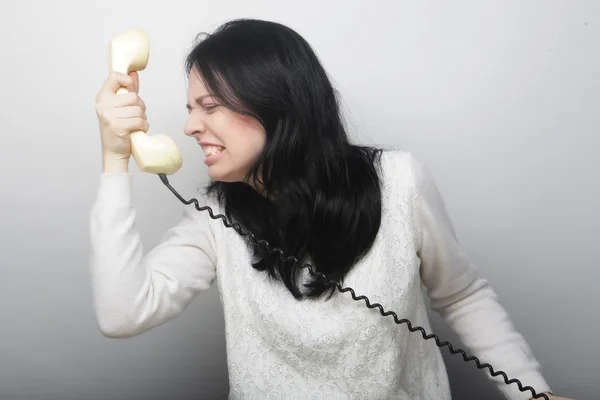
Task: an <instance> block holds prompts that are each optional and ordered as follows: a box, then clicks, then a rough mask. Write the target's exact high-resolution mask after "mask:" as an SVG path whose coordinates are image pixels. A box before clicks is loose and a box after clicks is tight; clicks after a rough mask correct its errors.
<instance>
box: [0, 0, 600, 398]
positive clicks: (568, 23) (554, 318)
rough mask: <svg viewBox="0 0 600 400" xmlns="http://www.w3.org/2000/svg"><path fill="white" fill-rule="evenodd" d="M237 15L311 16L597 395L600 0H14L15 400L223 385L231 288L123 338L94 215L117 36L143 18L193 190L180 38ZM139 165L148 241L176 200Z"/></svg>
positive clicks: (388, 138) (4, 325) (543, 339)
mask: <svg viewBox="0 0 600 400" xmlns="http://www.w3.org/2000/svg"><path fill="white" fill-rule="evenodd" d="M237 17H258V18H263V19H271V20H275V21H278V22H283V23H285V24H288V25H289V26H291V27H292V28H294V29H296V30H298V31H299V32H300V33H301V34H302V35H303V36H304V37H305V38H306V39H307V40H308V41H309V42H310V43H311V44H312V45H313V46H314V48H315V50H316V51H317V53H318V54H319V56H320V57H321V59H322V61H323V63H324V65H325V67H326V68H327V70H328V71H329V73H330V74H331V76H332V78H333V80H334V82H335V85H336V87H337V88H338V89H339V91H340V93H341V96H342V101H343V103H344V108H345V111H346V112H347V114H348V123H349V126H350V128H351V131H352V134H353V137H354V138H355V140H356V141H358V142H361V143H369V144H381V145H386V146H400V147H401V148H403V149H405V150H407V151H411V152H413V153H414V154H415V155H416V156H417V157H418V158H419V159H420V160H422V161H423V162H425V163H426V164H427V165H428V166H429V168H430V170H431V171H432V173H433V175H434V177H435V178H436V180H437V182H438V184H439V187H440V189H441V191H442V193H443V195H444V197H445V199H446V202H447V206H448V209H449V211H450V213H451V215H452V218H453V221H454V222H455V224H456V230H457V232H458V235H459V237H460V241H461V243H462V245H463V246H464V248H465V250H466V251H467V252H468V253H469V254H470V255H471V257H472V258H473V260H474V262H475V263H476V264H477V265H478V266H479V268H480V270H481V274H482V275H483V276H485V277H486V278H487V279H489V281H491V283H492V284H493V286H494V288H495V289H496V291H497V292H498V294H499V296H500V300H501V302H502V304H503V305H504V306H505V307H506V309H507V310H508V312H509V313H510V314H511V315H512V318H513V321H514V323H515V325H516V326H517V328H518V329H519V331H520V332H521V333H522V334H523V335H524V336H525V338H526V339H527V340H528V341H529V343H530V345H531V347H532V348H533V351H534V353H535V355H536V356H537V358H538V359H539V361H540V362H541V363H542V365H543V368H544V373H545V377H546V379H547V380H548V381H549V382H550V384H551V385H552V387H553V388H554V389H555V390H556V392H557V394H561V395H564V396H569V397H574V398H577V399H595V398H598V395H599V394H600V383H599V382H598V377H599V376H600V373H599V371H600V368H599V364H600V350H599V349H600V347H599V346H598V343H597V335H596V332H597V331H598V329H600V315H599V312H598V306H597V305H596V304H597V303H598V301H599V298H598V294H597V287H598V286H597V282H598V280H599V278H600V272H599V270H600V269H599V266H600V265H599V261H600V250H599V248H600V246H599V245H598V239H600V212H599V211H598V208H597V207H598V204H600V185H599V180H600V161H598V158H596V157H597V154H598V152H599V150H600V139H598V133H599V132H598V127H599V126H600V124H599V122H600V90H599V89H600V78H599V73H600V55H599V50H600V48H599V47H598V38H599V37H600V18H599V17H600V2H598V1H594V0H590V1H566V0H565V1H527V2H524V1H514V0H513V1H495V2H494V1H486V2H483V1H475V0H473V1H463V0H461V1H458V0H454V1H452V2H445V1H411V2H408V1H398V0H395V1H373V2H367V1H364V0H352V1H348V0H346V1H337V2H333V1H323V0H320V1H295V2H290V1H242V0H236V1H201V0H197V1H167V2H156V3H155V2H150V1H116V0H103V1H89V0H86V1H75V0H71V1H67V0H65V1H52V2H50V1H22V2H16V1H13V2H5V3H3V4H2V5H1V6H0V29H1V30H2V35H0V46H1V49H2V61H1V62H0V68H1V69H2V74H0V79H1V82H0V83H1V85H0V87H1V89H2V95H1V97H0V102H1V103H0V112H1V115H0V116H1V118H0V132H1V135H2V146H0V163H1V164H0V166H1V169H0V170H1V173H0V174H1V177H2V180H1V181H0V182H1V186H0V187H1V189H0V190H2V196H1V201H2V203H1V207H0V210H1V212H2V218H1V226H2V229H1V232H2V238H1V239H2V240H0V246H1V253H0V254H1V255H2V263H1V264H0V399H2V400H5V399H6V400H13V399H14V400H17V399H18V400H21V399H23V400H25V399H28V400H34V399H35V400H37V399H40V400H41V399H44V400H54V399H61V400H68V399H106V400H117V399H119V400H120V399H128V400H129V399H149V400H151V399H174V400H184V399H198V398H203V399H212V398H224V397H225V396H226V395H227V391H228V381H227V368H226V355H225V347H224V345H225V343H224V333H223V328H224V325H223V317H222V309H221V306H220V303H219V298H218V292H217V290H216V287H215V288H213V289H211V290H209V291H208V292H206V293H203V294H201V295H200V296H199V297H198V298H196V299H195V300H194V301H193V302H192V304H191V305H190V307H189V308H188V309H187V310H186V311H185V313H184V314H183V315H182V316H181V317H180V318H178V319H176V320H174V321H172V322H170V323H169V324H166V325H163V326H161V327H159V328H156V329H154V330H152V331H150V332H148V333H146V334H144V335H141V336H139V337H136V338H131V339H126V340H116V339H107V338H105V337H103V336H102V335H101V334H100V332H99V330H98V328H97V326H96V322H95V320H94V314H93V309H92V303H91V291H90V285H89V275H88V273H89V272H88V251H89V234H88V232H89V212H90V208H91V205H92V202H93V200H94V197H95V195H96V189H97V184H98V178H99V173H100V168H101V162H100V142H99V135H98V130H97V120H96V115H95V108H94V98H95V96H96V93H97V91H98V90H99V88H100V86H101V85H102V83H103V81H104V79H105V78H106V75H107V73H108V70H107V68H108V60H107V54H108V51H107V49H108V47H107V46H108V42H109V40H110V39H111V38H112V37H113V36H114V35H116V34H117V33H120V32H121V31H122V30H124V29H126V28H129V27H132V26H138V27H142V28H144V29H146V30H147V31H148V33H149V35H150V40H151V53H150V62H149V65H148V68H147V69H146V71H143V72H141V73H140V79H141V90H140V95H141V96H142V98H143V99H144V100H145V102H146V104H147V106H148V110H147V113H148V117H149V122H150V134H153V133H158V132H166V133H169V134H170V135H171V137H172V138H173V139H174V140H175V141H176V142H177V144H178V145H179V147H180V149H181V151H182V154H183V157H184V166H183V168H182V169H181V170H180V172H178V173H177V174H176V175H174V176H173V177H172V178H171V182H172V184H173V185H174V186H175V188H177V189H178V190H179V191H180V192H181V193H182V194H183V195H184V196H185V197H189V196H191V195H192V194H193V193H194V191H195V187H196V184H197V183H198V182H201V181H202V180H204V179H205V172H206V171H205V168H204V165H203V163H202V158H203V157H202V155H201V152H200V149H199V148H198V147H197V146H196V144H195V143H194V142H193V141H192V140H190V139H189V138H187V137H185V136H184V134H183V124H184V121H185V119H186V117H187V113H186V110H185V107H184V105H185V101H186V99H185V91H186V87H185V85H186V80H185V75H184V69H183V58H184V56H185V53H186V51H187V50H189V48H190V46H191V45H192V43H193V40H194V38H195V36H196V34H197V33H199V32H201V31H209V32H210V31H211V30H213V29H214V28H216V27H217V26H218V25H219V24H221V23H223V22H225V21H227V20H230V19H233V18H237ZM131 166H132V167H131V171H132V173H133V175H134V196H135V201H136V205H137V212H138V215H137V218H138V219H137V226H138V228H139V230H140V232H141V234H142V238H143V240H144V244H145V246H146V250H148V249H150V248H151V247H152V246H154V245H156V244H157V243H158V240H159V238H160V236H161V235H162V234H163V233H164V231H165V230H166V229H167V228H168V227H170V226H171V225H173V224H174V223H175V222H176V221H177V220H178V218H179V216H180V212H181V207H182V206H181V204H180V203H179V201H178V200H177V199H176V198H175V197H174V196H173V195H172V194H171V193H170V192H169V191H168V189H167V188H165V187H164V186H163V185H162V183H161V182H160V181H159V179H158V178H157V177H156V176H153V175H149V174H142V173H139V172H138V171H137V169H136V167H135V164H134V163H133V161H132V164H131ZM349 301H352V300H351V299H349ZM432 318H433V319H434V327H435V330H434V331H435V332H436V333H438V334H440V335H441V336H442V337H443V338H446V339H449V340H451V341H453V342H454V341H456V337H455V336H454V335H453V334H452V333H451V332H449V331H448V329H447V328H446V327H445V325H444V324H443V323H442V322H441V321H440V320H439V318H438V317H437V316H436V315H432ZM399 329H405V327H400V328H399ZM456 344H457V345H460V343H459V342H458V341H456ZM442 353H443V354H444V355H445V358H446V360H447V363H448V367H449V370H450V371H449V373H450V377H451V382H452V387H453V392H454V395H455V398H456V399H475V398H478V399H500V397H499V396H498V395H497V394H496V392H495V389H494V388H493V386H492V385H491V384H490V383H489V382H488V380H487V378H486V376H485V374H486V372H482V371H479V370H478V369H477V368H476V367H475V365H474V363H468V364H467V363H464V362H463V361H462V359H461V358H460V357H458V356H448V352H447V351H446V350H443V351H442Z"/></svg>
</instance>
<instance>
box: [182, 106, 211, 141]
mask: <svg viewBox="0 0 600 400" xmlns="http://www.w3.org/2000/svg"><path fill="white" fill-rule="evenodd" d="M205 131H206V124H205V123H204V121H203V120H202V118H201V117H200V116H198V115H194V113H193V112H192V113H190V115H189V117H188V119H187V121H186V123H185V125H184V127H183V132H184V133H185V134H186V135H187V136H195V135H201V134H203V133H204V132H205Z"/></svg>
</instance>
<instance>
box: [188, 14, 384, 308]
mask: <svg viewBox="0 0 600 400" xmlns="http://www.w3.org/2000/svg"><path fill="white" fill-rule="evenodd" d="M194 67H195V68H197V70H198V72H199V73H200V78H201V79H202V80H203V81H204V83H205V84H206V86H207V88H208V90H209V91H210V92H211V94H213V95H214V96H215V97H216V98H217V99H219V101H220V102H221V104H222V105H223V106H225V107H228V108H230V109H232V110H233V111H235V112H238V113H240V114H244V115H249V116H252V117H254V118H256V120H258V121H259V122H260V123H261V124H262V126H263V128H264V129H265V131H266V145H265V148H264V150H263V152H262V153H261V155H260V156H259V158H258V160H257V161H256V163H255V165H254V166H253V167H252V168H251V169H250V171H249V172H248V175H247V179H252V180H254V183H258V184H259V185H260V186H261V187H263V188H264V191H263V193H258V192H257V191H256V190H254V189H253V188H252V186H250V185H248V184H247V183H244V182H233V183H232V182H211V183H210V185H209V186H208V189H207V194H211V193H212V194H215V195H216V197H217V198H218V200H219V202H220V204H221V205H222V206H223V208H224V212H225V214H226V215H227V217H228V218H231V219H232V220H233V221H235V222H237V223H239V224H240V225H242V227H244V229H246V230H249V231H251V232H253V233H254V234H255V235H256V237H257V238H259V239H264V240H266V241H268V242H269V243H270V244H271V245H272V246H274V247H277V246H278V247H280V248H281V249H282V250H283V252H284V254H285V255H286V256H295V257H296V258H298V259H299V260H300V262H302V263H303V262H310V263H311V265H312V266H313V267H314V269H316V270H317V271H320V272H322V273H324V274H325V275H326V276H327V277H328V278H329V279H336V280H340V281H343V278H344V276H345V275H346V274H347V273H348V271H349V270H350V269H351V268H352V267H353V265H354V264H355V263H356V262H357V261H358V260H360V259H361V258H362V257H363V256H364V255H365V254H366V253H367V252H368V251H369V249H370V248H371V246H372V245H373V242H374V240H375V237H376V235H377V233H378V231H379V226H380V220H381V193H380V178H379V175H378V169H377V166H376V165H377V164H378V162H379V161H380V155H381V150H379V149H376V148H373V147H367V146H357V145H353V144H351V143H350V141H349V139H348V135H347V133H346V130H345V128H344V124H343V122H342V117H341V113H340V109H339V104H338V99H337V92H336V91H335V89H334V88H333V87H332V85H331V83H330V81H329V78H328V76H327V74H326V72H325V70H324V69H323V67H322V66H321V64H320V62H319V60H318V58H317V56H316V55H315V53H314V52H313V50H312V49H311V47H310V45H309V44H308V43H307V42H306V41H305V40H304V39H303V38H302V37H301V36H300V35H299V34H297V33H296V32H295V31H293V30H292V29H290V28H288V27H286V26H284V25H282V24H279V23H275V22H269V21H261V20H254V19H241V20H234V21H231V22H228V23H225V24H223V25H221V26H220V27H219V28H218V29H217V30H216V31H215V32H214V33H213V34H206V36H205V37H204V38H203V39H202V40H201V41H199V43H197V44H196V45H195V47H194V48H193V49H192V51H191V52H190V54H189V55H188V56H187V59H186V72H187V73H188V74H189V73H190V72H191V71H192V69H193V68H194ZM255 187H256V186H255ZM248 245H249V246H250V248H251V249H252V251H253V254H254V260H253V264H252V266H253V267H254V268H256V269H257V270H261V271H264V270H266V271H268V273H269V275H270V276H271V277H273V278H276V279H281V280H282V281H283V282H284V284H285V285H286V287H287V288H288V289H289V290H290V292H291V293H292V294H293V295H294V297H296V298H297V299H300V298H303V297H318V296H320V295H321V294H323V293H324V292H325V291H326V290H327V289H328V286H327V285H326V284H325V283H324V282H323V281H322V280H320V279H311V281H310V282H308V283H307V284H305V286H306V290H301V289H300V288H299V284H298V279H299V278H300V274H299V272H300V270H301V268H300V267H299V266H298V265H291V263H289V262H287V263H284V262H283V261H282V260H281V259H280V258H279V254H278V253H274V254H270V253H268V252H267V251H266V250H265V248H264V246H256V245H254V244H252V243H251V242H250V241H249V240H248ZM308 277H309V278H311V275H308ZM334 292H335V290H334V289H333V288H332V289H331V293H330V296H331V295H332V294H333V293H334Z"/></svg>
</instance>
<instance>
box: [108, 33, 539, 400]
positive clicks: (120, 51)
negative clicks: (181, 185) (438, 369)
mask: <svg viewBox="0 0 600 400" xmlns="http://www.w3.org/2000/svg"><path fill="white" fill-rule="evenodd" d="M149 43H150V42H149V39H148V35H147V34H146V32H144V31H143V30H141V29H129V30H127V31H125V32H123V33H121V34H120V35H118V36H116V37H115V38H114V39H113V40H112V41H111V43H110V52H109V53H110V56H109V58H110V61H109V63H110V68H111V70H115V71H119V72H122V73H125V74H128V73H130V72H131V71H141V70H143V69H145V68H146V64H147V63H148V56H149V49H150V44H149ZM123 91H125V92H126V91H127V90H126V89H125V88H121V89H119V91H117V93H122V92H123ZM131 146H132V155H133V156H134V158H135V160H136V162H137V165H138V168H139V169H140V170H141V171H143V172H149V173H153V174H156V175H158V176H159V178H160V180H161V181H162V183H163V184H164V185H165V186H166V187H167V188H168V189H169V190H170V191H171V192H173V194H174V195H175V197H177V198H178V199H179V200H180V201H181V202H182V203H183V204H185V205H190V204H194V207H195V208H196V209H197V210H198V211H208V214H209V215H210V217H211V218H212V219H214V220H217V219H221V220H222V221H223V224H224V225H225V226H226V227H227V228H233V229H234V230H235V231H236V232H238V233H239V234H240V235H242V236H245V237H249V238H250V239H251V240H252V241H253V242H254V243H255V244H256V245H262V246H265V248H266V250H267V251H268V252H269V253H271V254H273V253H278V254H279V257H280V258H281V259H282V260H283V261H293V262H294V263H296V264H299V265H300V263H299V261H298V259H297V258H296V257H293V256H285V254H283V251H282V250H281V249H280V248H278V247H277V248H273V247H271V245H270V244H269V243H268V242H267V241H266V240H262V239H257V238H256V237H255V236H254V234H253V233H251V232H244V230H243V229H242V227H241V226H240V225H239V224H238V223H231V222H229V220H228V219H227V217H226V216H224V215H223V214H218V215H215V214H214V212H213V210H212V208H210V207H209V206H200V205H199V203H198V200H197V199H194V198H192V199H191V200H186V199H184V198H183V197H182V196H181V195H180V194H179V193H178V192H177V191H176V190H175V189H174V188H173V187H172V186H171V185H170V183H169V180H168V178H167V175H171V174H173V173H175V172H177V171H178V170H179V168H181V165H182V161H181V154H180V153H179V150H178V149H177V146H176V145H175V143H174V142H173V141H172V140H171V139H170V138H169V137H168V136H167V135H165V134H157V135H153V136H147V135H146V134H145V133H144V132H141V131H140V132H134V133H132V134H131ZM300 267H301V268H308V272H309V273H310V274H311V275H312V276H313V277H317V278H319V279H322V280H323V281H324V282H325V283H326V284H327V285H329V286H332V287H333V286H335V288H336V289H337V290H338V291H339V292H341V293H345V292H350V296H352V299H353V300H355V301H361V300H364V302H365V304H366V306H367V307H368V308H377V309H379V313H380V314H381V315H382V316H384V317H387V316H390V315H391V316H392V317H393V319H394V321H395V322H396V324H399V325H400V324H406V326H407V327H408V330H410V331H411V332H420V333H421V336H422V337H423V339H424V340H429V339H433V340H434V341H435V343H436V345H437V346H438V347H440V348H442V347H444V346H445V347H448V350H449V351H450V353H452V354H460V355H462V358H463V360H464V361H465V362H469V361H474V362H475V364H476V365H477V368H479V369H486V368H487V369H488V371H489V373H490V375H492V376H494V377H496V376H498V375H501V376H502V377H503V378H504V382H505V383H506V384H507V385H509V384H512V383H516V384H517V386H518V388H519V390H520V391H521V392H526V391H530V392H531V393H532V398H544V399H546V400H549V398H548V396H547V395H546V394H544V393H539V394H538V393H536V391H535V390H534V389H533V388H532V387H531V386H525V387H524V386H523V385H522V383H521V381H519V380H518V379H514V378H513V379H509V378H508V376H507V375H506V373H505V372H504V371H494V368H493V367H492V366H491V365H490V364H487V363H484V364H482V363H481V362H480V361H479V359H478V358H477V357H474V356H467V353H466V352H465V351H464V350H462V349H456V350H455V349H454V347H453V346H452V344H450V343H449V342H446V341H440V338H439V337H438V336H437V335H435V334H427V332H426V331H425V329H423V328H422V327H420V326H417V327H413V326H412V323H411V322H410V321H409V320H408V319H399V318H398V316H397V315H396V313H394V312H393V311H385V310H384V309H383V307H382V306H381V304H378V303H373V304H371V301H370V300H369V298H368V297H367V296H362V295H361V296H357V295H356V293H355V292H354V289H352V288H350V287H342V285H341V284H340V283H339V282H338V281H335V280H329V279H328V278H327V277H326V276H325V275H324V274H323V273H321V272H315V271H314V270H313V268H312V266H311V265H310V264H308V263H306V264H304V265H300Z"/></svg>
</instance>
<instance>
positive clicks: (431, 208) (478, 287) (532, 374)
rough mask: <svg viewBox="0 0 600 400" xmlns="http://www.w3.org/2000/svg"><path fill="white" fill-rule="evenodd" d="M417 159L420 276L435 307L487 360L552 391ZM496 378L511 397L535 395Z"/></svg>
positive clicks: (542, 389) (511, 375)
mask: <svg viewBox="0 0 600 400" xmlns="http://www.w3.org/2000/svg"><path fill="white" fill-rule="evenodd" d="M412 161H413V162H412V166H413V171H414V177H415V184H416V199H415V200H416V205H417V207H416V209H415V212H416V216H417V217H416V219H417V221H418V222H417V226H418V227H419V229H420V236H419V237H420V239H421V242H420V248H419V257H420V259H421V277H422V280H423V282H424V284H425V286H426V287H427V289H428V295H429V297H430V299H431V305H432V308H433V309H434V310H435V311H437V312H438V313H440V315H441V316H442V317H443V318H444V320H445V321H446V322H447V323H448V325H449V326H450V327H451V328H452V329H453V330H454V331H455V332H456V333H457V334H458V336H459V337H460V339H461V340H462V342H463V343H464V344H465V346H467V348H468V349H469V350H470V351H471V352H472V353H473V355H475V356H476V357H477V358H479V360H480V361H481V362H482V363H489V364H491V365H492V367H493V368H494V370H495V371H498V370H502V371H504V372H506V374H507V375H508V377H509V379H511V378H517V379H519V380H520V381H521V383H522V384H523V385H524V386H531V387H533V388H534V390H535V391H536V392H537V393H543V392H549V391H550V387H549V386H548V384H547V383H546V381H545V380H544V378H543V376H542V374H541V372H540V365H539V364H538V362H537V360H536V359H535V358H534V356H533V354H532V353H531V350H530V348H529V346H528V344H527V343H526V341H525V340H524V338H523V337H522V336H521V335H520V334H519V333H518V332H517V331H516V330H515V328H514V326H513V324H512V322H511V320H510V318H509V316H508V314H507V313H506V311H505V310H504V308H503V307H502V306H501V305H500V303H499V302H498V298H497V296H496V293H495V292H494V290H493V289H492V288H491V287H490V285H489V284H488V282H487V281H486V280H485V279H482V278H481V277H479V275H478V272H477V270H476V268H475V266H474V265H473V264H472V263H471V262H470V261H469V259H468V257H467V256H466V255H465V253H464V252H463V250H462V249H461V248H460V246H459V244H458V241H457V238H456V234H455V232H454V229H453V226H452V222H451V220H450V217H449V215H448V213H447V211H446V207H445V204H444V201H443V199H442V196H441V195H440V193H439V191H438V189H437V187H436V184H435V182H434V180H433V179H432V177H431V175H430V174H429V172H428V170H427V169H426V168H425V167H424V166H423V165H422V164H420V163H419V162H418V161H416V160H415V159H414V158H413V159H412ZM487 372H489V371H488V370H487V369H486V373H487ZM488 376H490V375H488ZM490 377H491V376H490ZM492 379H493V381H494V382H495V383H496V384H497V385H498V389H500V391H501V392H502V393H503V394H504V395H505V397H506V398H507V399H515V400H517V399H519V400H520V399H523V400H528V399H530V398H531V397H532V396H531V392H530V391H526V392H521V391H520V390H519V388H518V387H517V385H516V384H510V385H506V384H505V382H504V380H503V379H502V377H501V376H499V377H496V378H492Z"/></svg>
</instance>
